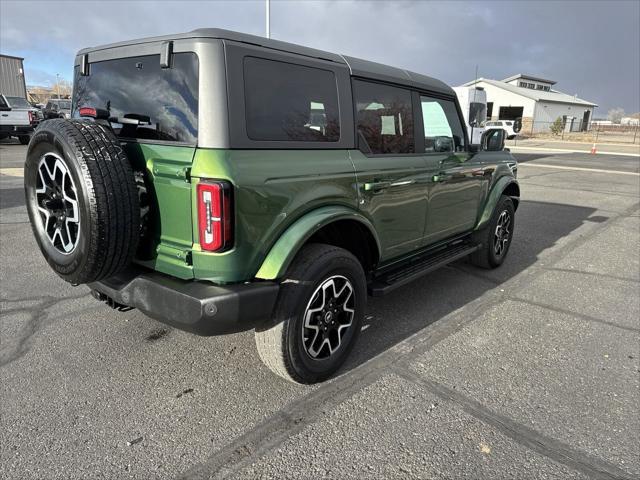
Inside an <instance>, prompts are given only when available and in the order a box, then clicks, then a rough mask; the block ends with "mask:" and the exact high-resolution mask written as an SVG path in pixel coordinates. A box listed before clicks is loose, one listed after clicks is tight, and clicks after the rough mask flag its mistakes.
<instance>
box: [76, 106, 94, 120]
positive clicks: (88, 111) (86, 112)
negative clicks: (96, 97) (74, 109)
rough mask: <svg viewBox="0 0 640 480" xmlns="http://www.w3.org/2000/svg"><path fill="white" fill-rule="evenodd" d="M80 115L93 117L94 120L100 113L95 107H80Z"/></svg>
mask: <svg viewBox="0 0 640 480" xmlns="http://www.w3.org/2000/svg"><path fill="white" fill-rule="evenodd" d="M79 113H80V116H81V117H93V118H96V117H97V116H98V113H97V112H96V109H95V108H93V107H80V109H79Z"/></svg>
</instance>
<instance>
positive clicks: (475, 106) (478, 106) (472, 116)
mask: <svg viewBox="0 0 640 480" xmlns="http://www.w3.org/2000/svg"><path fill="white" fill-rule="evenodd" d="M486 119H487V106H486V105H485V104H484V103H479V102H471V103H470V104H469V125H470V126H472V127H473V126H476V127H477V126H480V125H481V124H482V122H484V121H485V120H486Z"/></svg>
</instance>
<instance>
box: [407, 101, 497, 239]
mask: <svg viewBox="0 0 640 480" xmlns="http://www.w3.org/2000/svg"><path fill="white" fill-rule="evenodd" d="M419 108H420V109H421V111H422V112H421V113H422V115H421V117H420V120H421V121H422V129H423V131H424V132H423V133H424V151H425V155H424V159H425V163H426V165H427V169H428V170H429V173H430V181H429V184H428V185H429V186H428V210H427V218H426V221H425V230H424V243H423V245H425V246H426V245H430V244H432V243H435V242H438V241H440V240H444V239H446V238H448V237H451V236H454V235H456V234H459V233H463V232H465V231H469V230H471V229H473V227H474V226H475V223H476V218H477V216H478V209H479V206H480V198H481V196H482V188H483V182H484V181H485V180H484V172H485V170H484V168H483V166H482V164H481V163H479V162H478V157H477V156H475V155H470V154H469V153H467V152H466V151H465V139H464V127H463V123H462V119H461V116H460V112H459V110H458V109H457V108H456V104H455V102H454V100H453V99H445V98H436V97H431V96H429V95H420V102H419Z"/></svg>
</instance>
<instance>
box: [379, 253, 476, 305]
mask: <svg viewBox="0 0 640 480" xmlns="http://www.w3.org/2000/svg"><path fill="white" fill-rule="evenodd" d="M478 248H480V245H479V244H471V243H466V242H465V243H458V244H456V245H453V246H449V247H447V248H445V249H442V250H438V251H437V252H435V253H432V254H430V255H425V256H423V257H421V258H418V259H415V260H414V261H412V262H411V263H409V265H405V266H402V267H399V268H395V269H393V270H389V271H387V272H385V273H383V274H381V275H380V276H378V277H376V278H375V279H374V280H373V281H372V282H371V283H370V284H369V295H371V296H373V297H381V296H383V295H386V294H387V293H389V292H391V291H392V290H395V289H396V288H398V287H401V286H402V285H406V284H407V283H409V282H412V281H414V280H415V279H417V278H420V277H421V276H423V275H426V274H427V273H429V272H432V271H434V270H437V269H438V268H440V267H444V266H445V265H447V264H449V263H451V262H455V261H456V260H460V259H461V258H464V257H466V256H467V255H469V254H471V253H473V252H475V251H476V250H477V249H478Z"/></svg>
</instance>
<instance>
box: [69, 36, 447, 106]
mask: <svg viewBox="0 0 640 480" xmlns="http://www.w3.org/2000/svg"><path fill="white" fill-rule="evenodd" d="M198 38H216V39H221V40H230V41H234V42H241V43H248V44H251V45H258V46H261V47H264V48H270V49H273V50H280V51H283V52H289V53H295V54H298V55H304V56H307V57H313V58H320V59H323V60H328V61H330V62H335V63H339V64H342V65H347V66H348V67H349V69H350V71H351V75H353V76H357V77H367V78H372V79H376V80H382V81H387V82H392V83H398V84H402V85H408V86H411V87H415V88H419V89H423V90H431V91H435V92H439V93H444V94H446V95H454V92H453V90H452V89H451V87H449V86H448V85H447V84H446V83H444V82H441V81H440V80H437V79H435V78H432V77H428V76H426V75H422V74H420V73H415V72H410V71H408V70H403V69H401V68H396V67H391V66H388V65H384V64H382V63H376V62H370V61H368V60H362V59H359V58H354V57H348V56H344V55H339V54H336V53H331V52H326V51H323V50H317V49H315V48H310V47H304V46H302V45H297V44H295V43H288V42H282V41H280V40H273V39H269V38H264V37H259V36H257V35H250V34H248V33H240V32H234V31H231V30H224V29H221V28H199V29H197V30H192V31H191V32H186V33H178V34H174V35H163V36H159V37H147V38H140V39H135V40H129V41H125V42H118V43H112V44H108V45H101V46H97V47H90V48H84V49H82V50H80V51H79V52H78V55H84V54H91V52H96V51H99V50H107V49H110V48H116V47H124V46H130V45H137V44H144V43H156V42H163V41H169V40H183V39H198ZM89 61H91V55H89Z"/></svg>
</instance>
